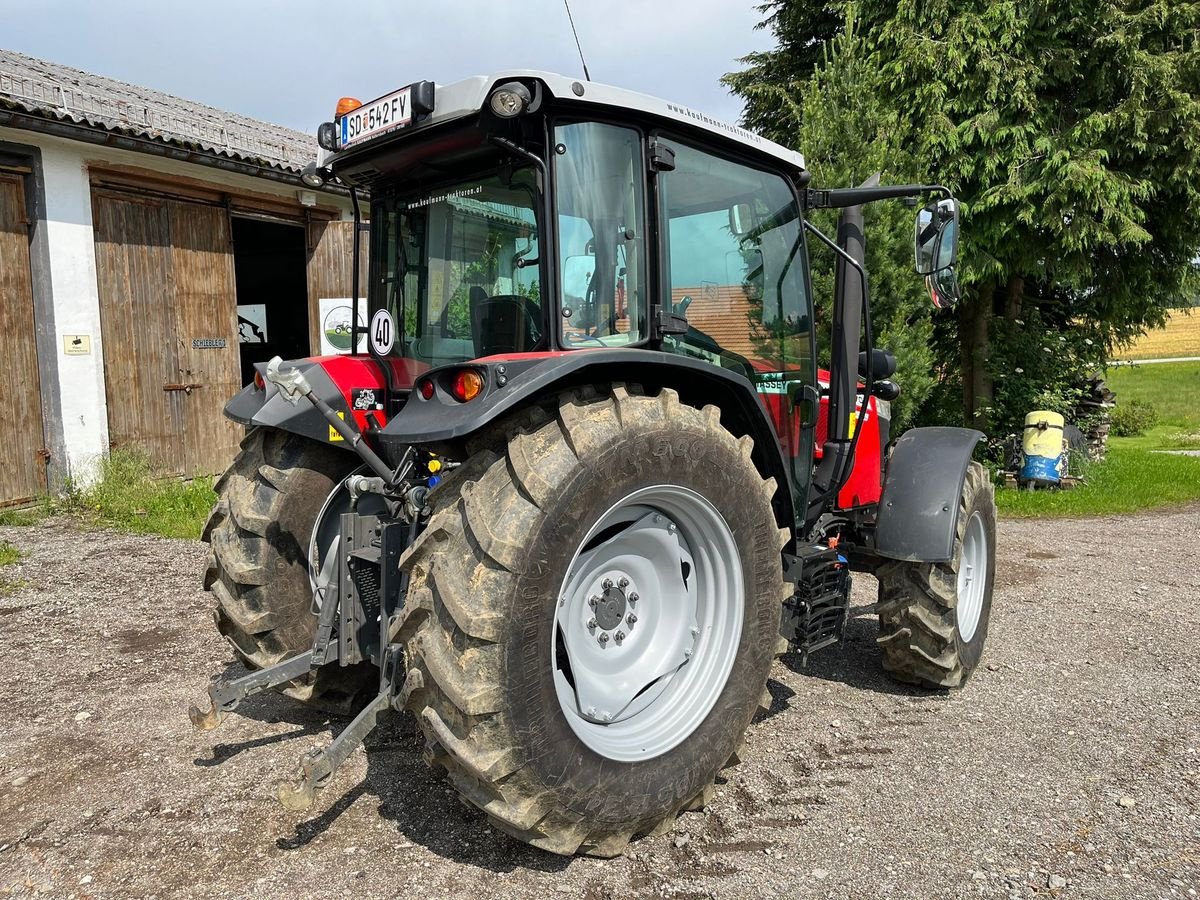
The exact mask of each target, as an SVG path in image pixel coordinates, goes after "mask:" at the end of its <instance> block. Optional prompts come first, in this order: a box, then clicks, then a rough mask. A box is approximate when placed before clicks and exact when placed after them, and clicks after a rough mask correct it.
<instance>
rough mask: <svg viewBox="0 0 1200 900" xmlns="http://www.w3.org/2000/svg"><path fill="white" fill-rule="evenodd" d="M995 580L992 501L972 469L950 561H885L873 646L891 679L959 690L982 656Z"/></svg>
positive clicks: (979, 471)
mask: <svg viewBox="0 0 1200 900" xmlns="http://www.w3.org/2000/svg"><path fill="white" fill-rule="evenodd" d="M995 573H996V500H995V492H994V490H993V488H992V483H991V481H989V480H988V477H987V470H985V469H984V468H983V466H981V465H980V464H979V463H977V462H972V463H971V464H970V465H969V466H968V468H967V477H966V480H965V481H964V482H963V489H962V495H961V497H960V498H959V506H958V526H957V533H956V534H955V538H954V556H953V558H952V559H951V560H950V561H949V562H945V563H912V562H889V563H886V564H884V565H883V566H881V567H880V568H879V569H878V570H877V572H876V575H877V577H878V578H879V644H880V646H881V647H882V648H883V667H884V669H886V670H887V671H888V672H889V673H890V674H891V676H892V677H893V678H895V679H897V680H898V681H903V682H906V683H909V684H919V685H922V686H923V687H930V688H955V687H960V686H961V685H962V684H963V683H964V682H965V681H966V680H967V679H968V678H969V677H970V676H971V673H972V672H973V671H975V667H976V666H978V665H979V660H980V658H981V657H982V656H983V644H984V641H985V640H986V638H987V631H988V616H989V614H990V613H991V609H992V585H993V582H994V581H995Z"/></svg>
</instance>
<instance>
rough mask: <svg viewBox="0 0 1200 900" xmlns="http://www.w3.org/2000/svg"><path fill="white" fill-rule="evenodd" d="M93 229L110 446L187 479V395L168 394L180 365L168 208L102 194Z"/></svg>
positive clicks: (95, 208)
mask: <svg viewBox="0 0 1200 900" xmlns="http://www.w3.org/2000/svg"><path fill="white" fill-rule="evenodd" d="M92 225H93V228H94V229H95V236H96V282H97V286H98V288H99V291H100V334H101V338H102V341H103V348H104V388H105V391H106V393H107V398H108V439H109V444H110V445H111V446H112V447H113V448H114V449H133V450H138V451H143V452H145V453H148V454H149V455H150V460H151V462H152V463H153V464H154V466H155V467H156V468H158V469H160V470H161V471H163V472H170V473H176V474H182V473H183V471H184V457H183V453H182V451H181V448H182V445H183V434H182V425H183V409H182V407H181V400H182V397H181V396H177V395H176V394H174V393H171V392H167V391H164V390H163V385H165V384H168V383H170V382H173V381H174V380H175V378H174V374H175V370H176V368H177V354H176V346H175V336H174V330H175V326H174V316H173V315H172V311H171V248H170V232H169V230H168V215H167V204H166V203H165V202H163V201H161V200H148V199H141V198H137V197H126V196H114V195H108V194H98V195H96V196H95V198H94V201H93V213H92Z"/></svg>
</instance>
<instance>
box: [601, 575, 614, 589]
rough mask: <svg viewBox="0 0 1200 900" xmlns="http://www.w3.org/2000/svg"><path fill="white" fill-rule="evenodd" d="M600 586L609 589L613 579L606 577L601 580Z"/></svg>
mask: <svg viewBox="0 0 1200 900" xmlns="http://www.w3.org/2000/svg"><path fill="white" fill-rule="evenodd" d="M600 587H602V588H604V589H605V590H606V591H607V590H608V589H609V588H610V587H612V579H611V578H605V579H604V580H603V581H602V582H600Z"/></svg>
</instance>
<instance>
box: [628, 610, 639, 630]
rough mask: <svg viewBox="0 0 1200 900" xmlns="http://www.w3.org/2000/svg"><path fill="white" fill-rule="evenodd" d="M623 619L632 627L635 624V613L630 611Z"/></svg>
mask: <svg viewBox="0 0 1200 900" xmlns="http://www.w3.org/2000/svg"><path fill="white" fill-rule="evenodd" d="M625 621H626V622H627V623H629V627H630V628H632V627H633V626H634V625H636V624H637V613H630V614H629V615H627V616H626V617H625Z"/></svg>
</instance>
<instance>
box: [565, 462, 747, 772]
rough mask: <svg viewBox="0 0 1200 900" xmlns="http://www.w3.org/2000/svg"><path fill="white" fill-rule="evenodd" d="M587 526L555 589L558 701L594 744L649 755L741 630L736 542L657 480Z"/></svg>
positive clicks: (662, 745) (705, 701)
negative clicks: (586, 535)
mask: <svg viewBox="0 0 1200 900" xmlns="http://www.w3.org/2000/svg"><path fill="white" fill-rule="evenodd" d="M655 501H657V502H655ZM652 504H653V505H652ZM596 534H599V535H601V536H600V537H598V538H591V537H589V539H588V540H585V541H584V543H583V546H581V547H580V549H579V551H578V552H577V553H576V555H575V559H574V560H573V562H572V564H571V566H570V568H569V570H568V573H567V576H566V579H565V580H564V583H563V587H562V590H561V592H560V595H559V603H558V615H557V629H556V639H557V641H558V644H557V646H556V649H555V659H556V663H555V683H556V688H557V692H558V695H559V701H560V703H561V704H562V705H563V710H564V712H566V713H567V715H568V717H569V718H570V719H571V720H572V727H573V728H574V729H575V730H576V733H578V734H580V736H581V737H584V739H585V740H586V741H587V742H588V743H589V744H592V746H593V747H594V748H595V749H598V750H600V751H601V752H603V753H604V754H605V755H607V756H609V757H610V758H614V759H638V758H649V757H651V756H654V755H657V754H658V753H661V752H664V749H666V748H669V747H670V746H673V745H674V744H675V743H677V742H678V741H679V740H682V739H683V738H684V737H686V734H687V733H688V732H690V730H691V729H692V728H694V727H695V726H696V725H697V724H698V723H699V722H700V721H701V720H702V719H703V716H704V714H706V713H707V711H708V709H709V708H710V707H711V704H712V703H713V702H715V700H716V697H717V695H718V694H719V693H720V688H721V687H723V685H724V680H725V678H726V677H727V676H728V672H729V668H730V666H731V665H732V659H733V655H734V654H736V650H737V634H739V633H740V631H741V612H742V601H741V599H740V594H741V591H742V585H741V575H740V572H741V567H740V564H739V563H738V561H737V547H736V544H735V543H734V541H733V538H732V535H731V534H730V532H729V528H728V525H726V524H725V522H724V520H723V519H722V518H721V517H720V514H719V513H717V511H716V510H715V509H714V508H713V507H712V506H711V504H709V503H708V502H707V501H706V500H704V499H703V498H701V497H699V496H698V495H696V494H694V493H693V492H691V491H688V490H686V489H684V488H677V487H673V486H665V485H664V486H661V487H656V488H646V489H642V490H641V491H638V492H635V493H634V494H633V495H631V496H630V497H629V498H627V499H626V501H623V502H622V503H619V504H617V505H616V506H615V507H614V508H613V509H611V510H610V511H609V512H608V513H606V514H605V515H604V516H602V517H601V519H600V521H599V522H597V524H596V525H595V526H594V527H593V528H592V530H591V535H596ZM706 647H707V648H708V649H707V652H706V650H705V648H706ZM581 729H586V731H581ZM592 729H599V730H600V731H599V732H594V731H592Z"/></svg>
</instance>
